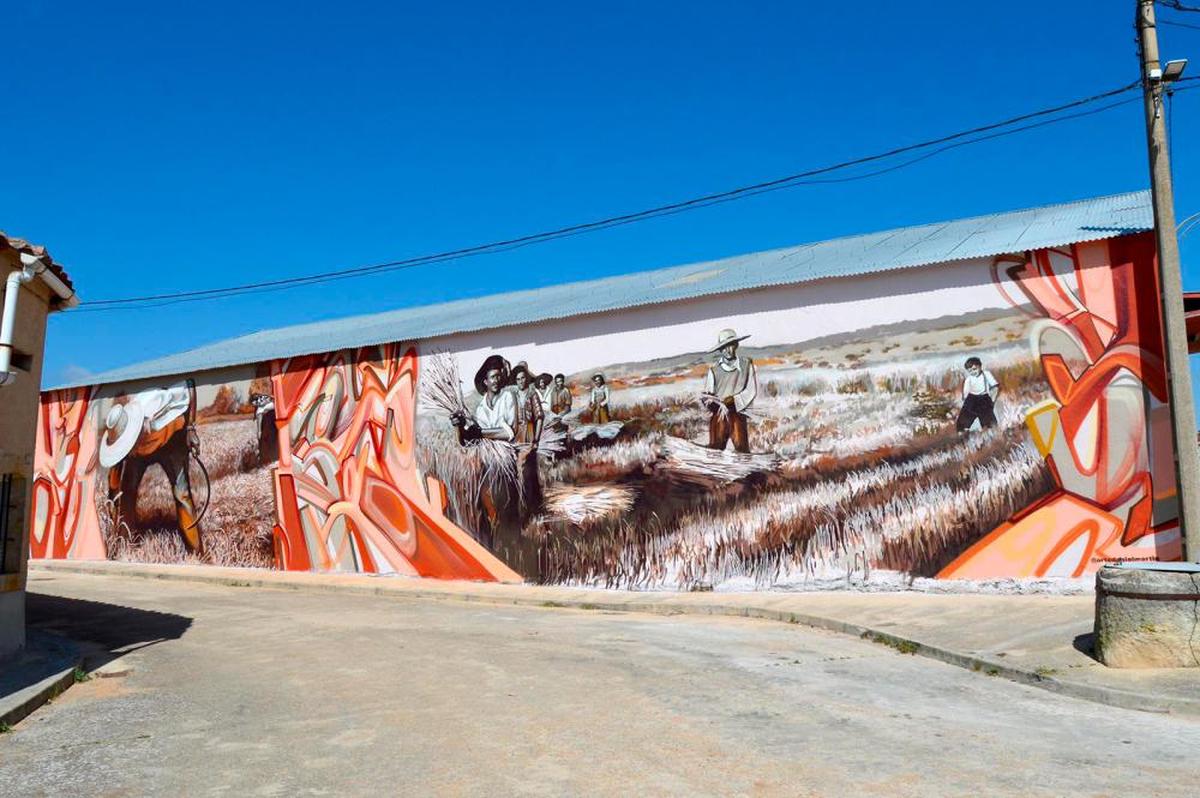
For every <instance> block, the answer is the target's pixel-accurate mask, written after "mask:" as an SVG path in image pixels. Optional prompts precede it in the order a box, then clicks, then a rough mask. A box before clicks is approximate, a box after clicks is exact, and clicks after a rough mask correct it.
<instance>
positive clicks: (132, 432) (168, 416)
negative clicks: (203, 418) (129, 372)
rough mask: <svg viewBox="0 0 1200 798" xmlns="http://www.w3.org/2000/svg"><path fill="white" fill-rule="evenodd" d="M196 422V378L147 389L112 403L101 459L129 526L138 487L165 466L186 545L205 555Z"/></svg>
mask: <svg viewBox="0 0 1200 798" xmlns="http://www.w3.org/2000/svg"><path fill="white" fill-rule="evenodd" d="M195 421H196V385H195V383H194V382H193V381H192V380H190V379H189V380H185V381H181V382H178V383H175V384H174V385H172V386H170V387H169V388H152V389H149V390H145V391H141V392H139V393H136V394H134V395H133V396H130V397H128V398H127V399H126V401H124V402H119V401H118V402H116V403H114V404H113V406H112V407H111V408H109V410H108V414H107V415H106V416H105V418H104V430H103V432H102V433H101V437H100V449H99V455H98V459H99V462H100V465H101V466H104V467H105V468H107V469H108V496H109V499H110V500H117V499H118V497H119V512H120V520H123V521H124V522H125V524H124V526H125V529H128V528H129V526H130V525H132V524H133V523H134V522H135V519H136V518H137V512H136V508H137V492H138V487H139V486H140V485H141V483H142V477H143V476H144V475H145V473H146V469H148V468H149V467H150V466H152V465H158V466H159V467H161V468H162V470H163V472H164V473H165V474H166V475H167V479H168V480H169V481H170V483H171V494H172V496H173V497H174V499H175V523H176V526H177V527H178V528H179V533H180V534H181V535H182V536H183V542H184V545H185V546H187V549H188V551H189V552H192V553H193V554H198V555H200V556H203V555H204V541H203V539H202V538H201V537H200V519H199V518H198V517H197V513H196V500H195V499H194V498H193V497H192V482H191V478H190V476H189V475H188V460H189V458H196V459H197V460H199V457H200V437H199V435H197V433H196V426H195Z"/></svg>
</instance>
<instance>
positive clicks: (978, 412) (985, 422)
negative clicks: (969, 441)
mask: <svg viewBox="0 0 1200 798" xmlns="http://www.w3.org/2000/svg"><path fill="white" fill-rule="evenodd" d="M963 367H964V368H965V369H966V371H967V376H966V377H965V378H963V387H962V400H963V404H962V410H960V411H959V413H958V420H957V421H956V422H954V427H955V429H957V430H958V431H959V432H966V431H967V430H969V429H970V428H971V425H972V424H974V423H975V420H976V419H979V425H980V426H981V427H983V428H984V429H991V428H992V427H994V426H996V397H997V396H999V395H1000V383H998V382H996V378H995V377H993V376H992V372H990V371H987V370H985V369H984V367H983V361H981V360H980V359H979V358H977V357H969V358H967V362H966V363H964V364H963Z"/></svg>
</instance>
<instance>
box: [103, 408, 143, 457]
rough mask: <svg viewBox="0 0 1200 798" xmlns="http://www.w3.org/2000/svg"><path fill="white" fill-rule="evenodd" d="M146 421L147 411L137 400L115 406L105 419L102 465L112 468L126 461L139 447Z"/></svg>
mask: <svg viewBox="0 0 1200 798" xmlns="http://www.w3.org/2000/svg"><path fill="white" fill-rule="evenodd" d="M145 420H146V411H145V410H144V409H143V408H142V405H141V403H140V402H138V401H137V400H136V399H131V400H130V401H129V402H127V403H125V404H123V405H113V406H112V407H111V408H110V409H109V411H108V415H107V416H105V418H104V434H103V436H102V437H101V438H100V457H99V459H100V465H102V466H104V467H105V468H112V467H113V466H115V465H116V464H117V463H119V462H121V461H122V460H124V459H125V458H126V457H127V456H128V455H129V453H130V452H131V451H133V447H134V446H135V445H137V440H138V437H139V436H140V435H141V434H142V423H143V422H144V421H145Z"/></svg>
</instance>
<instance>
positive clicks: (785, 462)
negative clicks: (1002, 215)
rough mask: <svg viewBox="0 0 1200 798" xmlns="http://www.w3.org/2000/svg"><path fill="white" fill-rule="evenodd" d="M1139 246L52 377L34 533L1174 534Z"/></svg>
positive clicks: (923, 544) (708, 552)
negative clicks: (680, 314) (267, 359)
mask: <svg viewBox="0 0 1200 798" xmlns="http://www.w3.org/2000/svg"><path fill="white" fill-rule="evenodd" d="M1153 254H1154V250H1153V240H1152V238H1150V237H1149V236H1147V235H1139V236H1129V237H1123V238H1120V239H1114V240H1109V241H1100V242H1094V243H1089V244H1080V245H1077V246H1072V247H1065V248H1062V249H1061V250H1044V251H1038V252H1032V253H1026V254H1025V255H1024V256H1019V257H1017V256H1011V257H1003V258H997V259H995V261H994V262H991V263H988V262H984V261H978V262H971V263H967V264H960V265H959V266H956V267H955V268H958V269H960V270H971V269H973V270H975V272H971V277H970V279H960V280H958V281H957V282H955V281H950V282H948V283H947V284H946V285H945V286H939V285H935V286H934V288H932V289H930V290H928V291H924V292H923V293H914V294H911V295H908V296H904V297H900V298H897V296H896V295H895V293H893V292H887V291H875V292H874V293H871V292H864V294H869V295H864V296H863V297H862V298H846V296H845V295H843V296H840V297H838V298H837V299H836V301H832V300H831V301H830V302H828V303H826V304H823V305H822V304H820V303H819V302H814V303H812V304H810V305H807V306H800V305H802V304H803V303H797V304H798V306H796V307H791V308H788V307H783V306H781V307H771V308H768V309H765V310H764V309H754V310H743V311H742V312H734V313H733V314H731V315H729V316H727V317H710V316H704V317H702V318H698V319H697V318H689V319H687V320H685V321H683V322H678V323H668V321H667V319H666V316H664V318H663V321H662V324H660V326H658V327H656V328H653V329H624V330H618V331H615V332H614V331H603V332H598V333H597V334H596V335H595V336H591V337H583V336H576V337H571V336H555V337H554V338H553V340H550V341H549V342H547V343H541V344H537V343H512V341H513V340H519V339H514V337H513V336H512V335H509V336H508V337H507V338H506V339H505V343H502V344H500V345H499V346H491V345H489V343H490V341H489V336H488V334H486V333H480V334H474V335H473V336H459V337H457V338H450V339H446V340H447V343H446V344H444V345H439V343H438V342H434V343H432V344H422V347H421V351H419V352H418V348H417V347H416V346H415V345H413V344H386V345H381V346H372V347H367V348H363V349H359V350H346V351H341V352H334V353H326V354H320V355H306V356H301V357H295V358H291V359H288V360H282V361H275V362H272V363H269V364H264V365H263V366H261V367H260V368H259V370H258V371H256V372H254V373H247V374H244V375H241V378H240V379H229V380H225V376H226V375H224V374H223V375H222V377H221V379H222V380H225V381H223V382H221V383H219V384H203V383H202V382H189V381H188V380H187V379H186V378H172V379H166V380H164V381H163V382H162V384H155V385H148V386H145V387H142V388H140V389H139V390H136V391H128V392H125V391H123V390H122V389H121V388H120V386H116V387H113V386H105V387H104V388H102V389H77V390H72V391H63V392H51V393H49V394H47V395H46V396H45V397H44V400H43V414H42V419H41V426H40V429H39V444H38V445H39V452H38V463H37V466H38V471H39V476H38V482H37V483H36V484H35V513H34V523H35V529H34V534H33V539H34V544H33V545H34V551H33V554H34V556H47V557H63V556H73V557H98V556H107V557H110V558H116V559H132V560H139V559H140V560H153V561H162V562H178V561H195V562H212V563H220V564H240V565H268V566H274V567H279V568H288V569H300V570H307V569H312V570H323V571H357V572H370V573H396V574H404V575H410V576H427V577H440V578H467V579H485V580H502V581H515V580H519V579H526V580H530V581H538V582H549V583H568V584H599V585H607V586H614V587H627V588H657V587H665V588H674V587H688V586H694V585H697V584H702V585H713V586H721V587H726V588H738V587H745V588H755V587H756V588H764V587H770V586H780V585H787V584H795V583H799V582H803V581H811V580H832V579H845V578H846V577H847V576H850V575H857V576H859V577H863V576H870V575H871V574H872V573H876V572H881V571H883V572H900V573H903V574H906V575H910V576H928V577H934V576H938V577H942V578H970V579H988V578H998V577H1009V576H1017V577H1042V576H1077V575H1081V574H1084V573H1088V572H1090V571H1093V570H1095V568H1097V567H1098V566H1099V564H1101V563H1102V562H1104V561H1106V559H1112V558H1129V557H1140V558H1162V559H1173V558H1177V557H1178V556H1179V553H1180V546H1179V536H1178V525H1177V522H1176V520H1175V503H1174V489H1173V480H1172V476H1173V471H1172V456H1171V455H1172V453H1171V449H1170V436H1169V432H1170V429H1169V419H1168V418H1167V416H1166V415H1165V401H1166V393H1165V383H1164V375H1163V370H1162V352H1161V338H1160V336H1161V333H1160V325H1159V318H1158V315H1157V304H1156V301H1155V299H1154V298H1155V297H1156V293H1155V292H1156V286H1155V284H1154V271H1153ZM989 266H990V272H989ZM976 272H977V273H976ZM929 274H930V275H931V277H930V278H929V279H937V275H935V274H934V273H933V272H930V273H929ZM878 279H880V280H885V279H887V278H886V276H880V277H879V278H878ZM951 283H952V284H951ZM796 290H804V289H796ZM812 295H813V294H809V296H812ZM1146 297H1150V299H1149V300H1146V299H1145V298H1146ZM729 301H730V302H734V300H729ZM668 315H669V314H668Z"/></svg>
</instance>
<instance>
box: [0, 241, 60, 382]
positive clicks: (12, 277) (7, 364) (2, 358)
mask: <svg viewBox="0 0 1200 798" xmlns="http://www.w3.org/2000/svg"><path fill="white" fill-rule="evenodd" d="M21 266H22V267H23V268H21V269H17V270H15V271H12V272H9V274H8V279H7V280H5V281H4V315H3V317H0V385H7V384H8V383H10V382H12V381H13V378H14V377H16V376H17V375H16V372H14V371H12V352H13V332H14V330H15V328H16V326H17V297H18V296H19V295H20V293H21V286H22V285H24V284H25V283H28V282H30V281H31V280H33V278H34V277H39V276H40V277H41V278H42V282H44V283H45V284H46V285H47V286H49V287H50V290H51V291H53V292H54V293H55V294H56V295H57V296H58V298H59V299H60V300H62V303H63V306H64V307H68V308H73V307H75V306H76V305H78V304H79V297H77V296H75V292H74V291H72V290H71V289H70V288H68V287H67V285H66V283H64V282H63V281H62V280H60V279H59V278H58V275H57V274H55V273H54V272H52V271H50V270H49V269H47V268H46V264H45V262H43V261H42V259H41V258H38V257H36V256H34V255H30V254H28V253H25V252H22V253H21Z"/></svg>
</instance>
